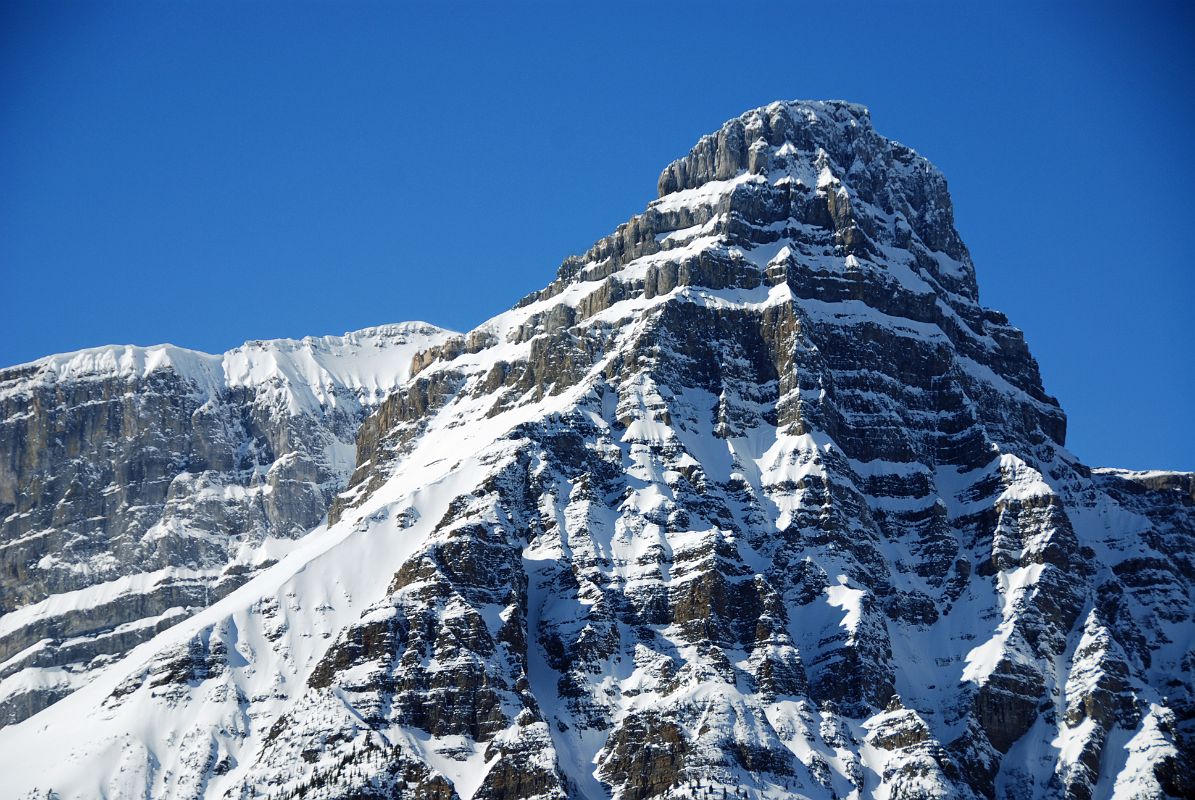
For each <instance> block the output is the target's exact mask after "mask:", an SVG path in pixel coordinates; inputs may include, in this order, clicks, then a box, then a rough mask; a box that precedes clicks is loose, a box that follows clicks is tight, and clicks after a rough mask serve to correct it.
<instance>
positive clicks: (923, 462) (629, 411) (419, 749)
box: [0, 102, 1195, 800]
mask: <svg viewBox="0 0 1195 800" xmlns="http://www.w3.org/2000/svg"><path fill="white" fill-rule="evenodd" d="M659 192H660V197H659V199H657V200H656V201H654V202H652V203H651V204H650V205H649V206H648V208H647V210H646V211H645V212H644V213H643V214H641V215H639V216H637V217H635V218H634V219H632V220H631V221H629V222H628V223H626V224H625V225H623V226H621V227H620V228H619V229H618V230H617V231H616V232H615V233H614V234H612V235H611V236H609V237H607V238H605V239H603V240H601V241H599V242H598V243H597V244H596V245H595V246H594V247H593V248H592V249H591V250H590V251H589V252H587V253H586V254H585V255H584V256H582V257H580V258H575V259H570V260H569V261H567V262H566V263H565V264H564V265H563V266H562V267H561V269H560V272H559V275H558V277H557V279H556V280H555V281H554V282H553V283H552V284H551V285H549V286H548V287H547V288H546V289H544V290H543V291H541V292H538V293H536V294H534V295H532V296H530V297H528V298H526V299H525V300H524V301H523V302H522V303H520V304H519V305H518V307H516V308H515V309H512V310H510V311H508V312H506V313H504V314H500V315H499V316H497V317H495V318H493V319H492V320H490V321H489V322H487V323H485V324H484V325H482V326H480V327H479V328H478V329H476V330H474V331H472V332H470V333H469V334H468V335H466V336H460V337H453V338H449V339H447V340H445V341H443V342H441V343H438V344H436V345H433V346H431V347H429V348H428V349H427V350H426V351H425V352H423V353H421V354H419V355H417V356H416V357H415V359H414V366H413V374H412V376H411V377H410V378H409V379H408V380H407V381H406V382H405V383H403V384H402V385H401V386H400V387H399V388H398V390H397V391H395V392H394V393H393V394H391V395H390V396H389V397H388V398H387V399H386V400H385V401H383V402H382V403H381V404H380V405H379V406H378V408H377V409H376V410H375V411H374V412H373V413H372V414H371V415H370V417H369V418H368V419H367V420H366V421H365V423H364V424H363V425H362V427H361V431H360V434H359V436H358V440H357V457H356V460H357V466H356V469H355V471H354V473H353V476H352V478H351V481H350V486H349V488H348V490H347V491H346V492H344V493H343V494H342V495H340V496H339V497H338V498H337V500H336V501H335V503H334V505H333V507H332V510H331V513H330V522H329V524H327V525H326V526H322V527H320V528H317V529H316V530H314V531H313V532H312V533H310V534H309V535H308V536H306V537H304V538H303V539H301V540H300V541H299V543H298V544H297V545H296V546H295V547H294V548H293V549H292V550H291V551H290V552H289V553H288V554H286V555H285V556H284V557H282V558H281V559H280V560H279V562H278V563H277V564H275V565H273V566H271V567H269V568H267V569H264V570H263V571H262V572H260V573H259V574H258V575H257V576H256V577H254V578H253V579H252V580H250V581H249V582H248V583H246V584H245V585H243V586H241V587H240V588H239V589H237V590H235V591H233V592H232V593H231V594H229V595H228V596H226V597H224V598H223V599H222V600H220V601H219V602H217V603H215V604H213V605H212V606H211V607H210V608H208V609H206V610H204V611H202V612H199V613H198V614H196V615H194V616H193V617H191V618H190V619H188V620H186V621H184V622H182V623H180V624H178V625H175V626H174V627H172V628H170V629H169V630H166V631H164V632H163V633H161V634H159V635H158V636H156V637H155V638H153V639H152V640H150V641H148V642H145V643H143V644H141V645H139V646H138V647H136V648H135V649H134V650H132V652H130V653H129V655H128V656H127V657H126V658H124V659H123V660H122V661H120V662H118V663H115V664H113V665H111V666H109V667H107V668H106V669H104V670H103V671H101V672H99V673H97V674H95V675H94V678H93V680H92V682H91V683H89V684H88V685H87V686H85V687H83V688H81V689H80V690H79V691H77V692H75V693H74V694H73V695H71V696H70V697H68V698H66V699H65V700H63V701H62V702H60V703H58V704H56V705H54V706H51V707H50V708H48V709H46V710H44V711H42V712H40V713H39V714H37V715H35V716H34V717H32V718H31V719H28V720H26V721H25V722H23V723H20V724H18V725H13V726H10V727H9V728H6V729H4V730H0V771H2V774H4V776H5V778H4V780H6V781H7V783H8V785H9V787H10V789H11V792H10V793H12V794H15V795H16V796H39V795H38V794H36V793H43V794H44V793H45V792H47V791H49V790H53V791H54V792H56V793H57V795H58V796H59V797H61V798H71V797H92V796H100V795H103V796H107V797H134V796H135V797H146V796H152V797H213V798H214V797H228V798H247V797H255V796H256V797H313V798H315V797H319V798H373V797H378V798H381V797H396V796H397V797H412V798H415V797H418V798H425V797H430V798H443V800H449V799H450V798H461V800H471V799H472V800H492V799H496V798H565V797H569V798H603V797H615V798H620V799H621V800H640V798H647V797H713V798H718V797H724V796H730V797H736V796H737V797H750V798H781V797H809V798H843V797H876V798H926V797H941V798H967V797H996V796H998V797H1010V798H1023V797H1050V796H1053V797H1064V796H1065V797H1076V798H1089V797H1109V796H1120V797H1163V796H1166V795H1167V794H1169V795H1172V796H1182V795H1183V794H1187V795H1190V793H1191V792H1192V791H1193V790H1195V784H1193V783H1192V775H1191V744H1190V743H1191V734H1192V729H1191V725H1192V718H1193V713H1195V703H1193V698H1192V673H1193V670H1192V667H1193V666H1195V656H1193V655H1192V651H1191V642H1192V639H1193V634H1195V625H1193V624H1192V610H1193V603H1192V599H1193V598H1192V590H1191V582H1192V575H1193V572H1195V570H1193V566H1192V547H1193V539H1195V531H1193V527H1195V517H1193V513H1192V502H1193V499H1192V486H1193V480H1192V477H1191V476H1187V475H1175V474H1148V475H1140V474H1136V473H1123V472H1118V471H1114V470H1104V471H1097V472H1094V473H1093V472H1092V471H1091V470H1089V469H1088V468H1086V467H1084V466H1083V465H1082V464H1080V463H1078V462H1077V461H1076V460H1075V459H1074V458H1073V457H1072V456H1071V455H1070V454H1069V453H1068V452H1067V451H1066V450H1065V449H1064V447H1063V439H1064V434H1065V416H1064V415H1063V413H1062V411H1061V410H1060V409H1059V407H1058V405H1057V403H1056V402H1055V401H1054V400H1053V399H1052V398H1051V397H1050V396H1049V395H1047V394H1046V393H1045V392H1044V391H1043V389H1042V386H1041V381H1040V377H1039V375H1038V370H1037V366H1036V363H1035V362H1034V361H1033V359H1032V357H1031V356H1030V354H1029V352H1028V349H1027V348H1026V346H1025V344H1024V341H1023V339H1022V337H1021V334H1020V332H1019V331H1017V330H1016V329H1015V328H1013V327H1011V326H1010V325H1009V324H1008V322H1007V320H1006V319H1005V318H1004V317H1003V316H1002V315H1001V314H999V313H998V312H995V311H991V310H988V309H985V308H983V307H982V306H980V305H979V302H978V290H977V287H976V285H975V277H974V269H973V267H972V264H971V261H970V257H969V256H968V254H967V251H966V249H965V247H964V246H963V244H962V243H961V241H960V240H959V238H958V235H957V233H956V232H955V230H954V227H953V220H952V212H951V205H950V199H949V196H948V194H947V191H946V184H945V180H944V179H943V178H942V176H941V174H940V173H939V172H938V171H937V170H936V169H934V168H933V167H932V165H930V164H929V163H928V162H926V161H925V160H924V159H922V158H920V157H918V156H917V155H916V154H915V153H913V152H912V151H911V150H909V149H908V148H906V147H904V146H902V145H899V144H897V143H894V142H891V141H889V140H886V139H884V138H883V137H881V136H879V135H878V134H877V133H876V132H875V131H874V130H873V128H872V126H871V121H870V118H869V115H868V113H867V111H866V110H865V109H863V108H861V107H859V106H855V105H850V104H846V103H839V102H825V103H822V102H809V103H775V104H772V105H769V106H767V107H765V108H761V109H757V110H754V111H751V112H748V113H747V114H744V115H743V116H742V117H739V118H738V119H735V120H732V121H730V122H728V123H727V124H726V125H724V126H723V127H722V129H721V130H719V131H718V132H717V133H715V134H712V135H710V136H707V137H705V138H703V139H702V140H701V141H700V142H698V144H697V145H696V147H694V149H693V150H692V151H691V152H690V153H689V155H688V156H686V157H685V158H683V159H681V160H679V161H677V162H675V163H674V164H672V165H670V166H669V167H668V168H667V169H666V170H665V171H664V173H663V175H662V176H661V178H660V181H659Z"/></svg>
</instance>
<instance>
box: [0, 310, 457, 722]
mask: <svg viewBox="0 0 1195 800" xmlns="http://www.w3.org/2000/svg"><path fill="white" fill-rule="evenodd" d="M448 335H449V332H447V331H443V330H441V329H439V328H436V327H434V326H431V325H427V324H424V323H407V324H402V325H390V326H385V327H379V328H371V329H369V330H364V331H358V332H356V333H348V334H345V335H344V336H326V337H322V338H318V339H316V338H307V339H303V340H302V341H293V340H289V339H282V340H276V341H266V342H260V341H259V342H249V343H247V344H245V345H244V346H242V347H239V348H237V349H236V350H232V351H231V352H228V353H225V354H223V355H221V356H213V355H208V354H206V353H199V352H196V351H193V350H184V349H182V348H178V347H172V346H170V345H165V346H160V347H149V348H144V347H100V348H95V349H92V350H83V351H80V352H77V353H68V354H65V355H59V356H50V357H49V358H43V359H41V360H39V361H35V362H33V363H31V364H25V365H22V366H18V367H13V368H11V369H6V370H3V371H0V725H4V724H8V723H12V722H17V721H20V720H22V719H24V718H26V717H28V716H29V715H31V714H33V713H36V712H37V711H39V710H41V709H42V708H44V707H45V706H47V705H49V704H50V703H52V702H54V701H56V700H58V699H60V698H61V697H63V696H65V695H66V694H69V693H70V692H71V691H72V690H73V689H74V688H76V687H77V686H80V685H82V684H84V683H86V682H87V681H88V680H90V678H91V673H92V672H93V671H94V670H95V669H97V668H99V667H102V666H104V665H106V664H107V663H109V662H111V661H113V660H114V659H116V658H119V657H120V656H122V655H124V654H125V653H126V652H128V650H129V649H130V648H132V647H133V646H134V645H137V644H139V643H141V642H143V641H146V640H147V639H149V638H151V637H152V636H153V635H154V634H156V633H158V632H159V631H161V630H164V629H165V628H167V627H169V626H171V625H173V624H175V623H177V622H178V621H179V620H181V619H184V618H185V617H187V616H188V615H189V614H191V613H193V612H194V611H195V610H196V609H198V608H201V607H203V606H205V605H207V604H208V603H209V602H211V601H212V600H215V599H219V598H220V597H223V596H224V595H225V594H227V593H228V592H229V591H231V590H232V589H233V588H235V587H236V586H239V585H240V584H241V583H244V582H245V581H246V580H247V579H248V578H249V577H250V576H251V575H253V574H254V573H255V572H257V571H258V570H260V569H261V568H262V567H263V566H264V565H267V564H270V563H273V562H274V561H276V560H277V558H278V557H279V556H280V555H281V554H282V553H285V552H286V551H287V550H288V549H289V548H290V547H291V546H293V544H294V541H295V540H297V539H298V538H299V537H301V536H303V535H304V534H305V533H306V532H307V531H308V530H310V529H311V528H313V527H315V526H316V525H318V524H319V522H320V521H321V520H322V519H323V517H324V515H325V512H326V511H327V508H328V504H329V502H330V501H331V499H332V498H333V497H334V496H335V494H336V493H337V492H338V491H340V490H341V489H342V488H344V485H345V482H346V480H347V479H348V477H349V474H350V473H351V472H352V469H353V454H354V446H353V443H354V440H355V439H356V435H357V429H358V427H359V426H360V423H361V420H362V419H363V418H364V417H365V415H366V414H367V413H368V412H369V411H370V410H371V409H373V408H374V407H375V406H377V404H378V403H379V402H381V400H382V399H384V398H385V396H386V395H387V394H388V393H389V392H390V391H391V390H392V389H394V388H395V387H396V386H398V385H399V384H400V383H401V382H402V381H403V380H405V378H406V377H407V372H408V368H409V366H410V362H411V357H412V356H413V355H414V354H415V352H417V351H419V350H423V349H426V348H427V347H429V346H431V345H433V344H435V343H437V342H441V341H443V340H445V339H446V338H447V337H448Z"/></svg>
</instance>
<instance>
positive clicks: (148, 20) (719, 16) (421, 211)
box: [0, 2, 1195, 469]
mask: <svg viewBox="0 0 1195 800" xmlns="http://www.w3.org/2000/svg"><path fill="white" fill-rule="evenodd" d="M839 5H842V4H838V5H836V4H828V3H817V4H771V3H767V4H765V3H746V4H733V5H731V4H726V5H715V4H711V3H704V2H691V3H685V4H679V3H646V4H635V5H629V4H628V5H625V6H615V5H610V4H602V5H597V4H594V5H591V6H579V7H572V6H571V5H565V4H559V5H549V4H540V5H518V4H515V5H509V4H503V5H496V6H481V5H471V4H461V3H457V4H450V5H447V6H432V5H426V6H415V5H400V4H390V3H387V4H376V5H368V4H350V5H333V4H325V3H308V4H299V5H294V4H285V5H283V4H275V3H270V2H258V3H243V4H242V3H235V4H234V3H224V4H222V3H202V4H200V3H180V2H155V3H149V4H135V3H129V2H122V3H115V4H100V3H86V4H72V3H64V2H53V3H44V2H37V3H21V2H7V3H4V4H3V5H0V364H15V363H18V362H23V361H27V360H30V359H33V358H36V357H38V356H41V355H44V354H47V353H51V352H57V351H63V350H71V349H76V348H81V347H86V346H93V345H99V344H104V343H110V342H120V343H125V342H132V343H139V344H152V343H156V342H161V341H170V342H174V343H175V344H179V345H184V346H188V347H196V348H200V349H204V350H208V351H221V350H224V349H227V348H230V347H233V346H235V345H237V344H238V343H240V342H242V341H244V340H246V339H251V338H268V337H279V336H302V335H307V334H323V333H339V332H343V331H345V330H350V329H355V328H360V327H364V326H368V325H373V324H378V323H383V322H391V321H398V320H404V319H425V320H427V321H429V322H434V323H438V324H441V325H444V326H447V327H451V328H456V329H458V330H463V329H468V328H470V327H472V326H474V325H476V324H478V323H480V322H482V321H483V320H484V319H486V318H487V317H489V316H491V315H493V314H495V313H498V312H499V311H501V310H503V309H504V308H506V307H507V306H509V305H511V304H512V303H513V302H515V301H516V300H517V299H518V298H519V297H521V296H522V295H524V294H526V293H527V292H529V291H531V290H533V289H536V288H539V287H540V286H542V285H544V284H546V283H547V282H548V281H549V280H550V279H551V277H552V276H553V274H554V272H555V269H556V267H557V265H558V264H559V262H560V261H561V260H562V259H563V258H564V257H565V256H567V255H569V254H570V253H577V252H581V251H583V250H584V249H586V248H587V247H588V246H589V245H590V244H591V243H592V242H593V241H594V240H596V239H598V238H600V237H601V236H602V235H604V234H606V233H607V232H609V231H611V230H612V229H613V228H614V227H615V226H616V225H617V224H618V223H620V222H622V221H624V220H626V219H627V218H628V217H630V216H631V215H632V214H635V213H637V212H639V211H640V210H642V208H643V207H644V205H645V204H646V203H647V202H648V201H649V200H651V199H652V198H653V197H654V195H655V182H656V177H657V175H658V174H659V172H660V170H661V169H662V168H663V167H664V166H665V165H666V164H667V163H668V162H669V161H671V160H672V159H674V158H677V157H679V156H681V155H683V154H684V153H685V152H687V150H688V149H689V147H690V146H692V144H693V143H694V142H695V141H696V140H697V139H698V138H699V137H700V136H701V135H702V134H704V133H706V132H709V131H712V130H714V129H716V128H717V127H718V126H719V124H720V123H721V122H723V121H724V120H725V119H728V118H730V117H733V116H736V115H738V114H739V113H741V112H742V111H745V110H747V109H748V108H752V107H754V106H758V105H762V104H765V103H767V102H769V101H771V100H774V99H780V98H826V97H835V98H846V99H849V100H853V101H856V102H861V103H864V104H866V105H868V106H870V108H871V110H872V117H873V120H874V122H875V125H876V127H877V129H878V130H879V131H880V132H881V133H884V134H885V135H888V136H890V137H893V138H896V139H899V140H900V141H903V142H905V143H906V144H909V145H910V146H912V147H914V148H916V149H917V150H918V151H919V152H921V153H923V154H924V155H926V156H927V157H929V158H930V159H931V160H933V161H934V162H935V163H936V164H938V166H939V167H941V168H942V169H943V171H944V172H945V173H946V175H947V177H948V179H949V181H950V186H951V191H952V194H953V197H954V201H955V208H956V214H957V219H958V226H959V229H960V231H961V233H962V235H963V238H964V239H965V241H966V242H967V243H968V245H969V246H970V248H971V251H972V254H973V256H974V258H975V261H976V265H977V269H978V272H979V279H980V289H981V293H982V300H983V301H984V303H985V304H987V305H990V306H993V307H995V308H999V309H1001V310H1003V311H1004V312H1006V313H1007V314H1008V315H1009V317H1010V318H1011V319H1012V321H1013V323H1014V324H1016V325H1018V326H1019V327H1021V328H1022V329H1024V330H1025V332H1026V335H1027V337H1028V340H1029V343H1030V346H1031V348H1032V349H1033V352H1034V353H1035V355H1036V356H1037V358H1038V360H1039V361H1040V363H1041V367H1042V372H1043V374H1044V377H1045V382H1046V388H1047V390H1048V391H1050V392H1052V393H1054V394H1056V395H1057V396H1058V397H1059V398H1060V400H1061V401H1062V403H1063V406H1064V407H1065V408H1066V410H1067V411H1068V412H1069V414H1070V419H1071V434H1070V448H1071V449H1072V450H1073V451H1074V452H1075V453H1077V454H1078V455H1079V456H1080V457H1081V458H1083V459H1084V460H1085V461H1087V462H1088V463H1091V464H1113V465H1117V466H1127V467H1136V468H1149V467H1165V468H1182V469H1195V421H1193V419H1192V416H1193V415H1192V410H1193V409H1195V403H1193V402H1192V397H1193V390H1195V381H1193V378H1192V374H1193V372H1195V370H1193V367H1195V359H1193V358H1192V354H1191V353H1192V348H1191V344H1192V335H1191V323H1192V318H1193V316H1192V311H1191V308H1192V301H1195V278H1193V276H1192V263H1191V261H1192V255H1191V253H1192V247H1193V241H1195V239H1193V237H1192V233H1193V232H1195V224H1193V219H1195V202H1193V200H1192V197H1193V196H1195V194H1193V192H1195V180H1193V179H1195V156H1193V149H1192V146H1191V136H1192V130H1193V125H1192V123H1193V122H1195V103H1193V100H1192V96H1193V90H1192V88H1191V76H1192V75H1195V27H1193V26H1192V16H1191V14H1190V12H1188V11H1187V10H1185V8H1184V6H1183V5H1181V4H1177V3H1175V4H1166V5H1157V4H1155V5H1151V4H1149V3H1134V4H1128V3H1124V4H1117V5H1102V4H1099V3H1074V4H1055V5H1052V6H1050V7H1049V8H1047V9H1038V8H1037V7H1036V6H1031V5H1025V6H1001V8H999V9H989V10H982V11H981V10H978V9H976V8H970V9H968V8H962V9H957V8H955V7H954V6H953V5H947V4H925V3H898V2H887V3H882V4H879V3H877V4H874V5H869V4H852V5H853V6H854V8H853V9H852V10H850V11H846V10H843V9H841V8H839V7H838V6H839ZM963 5H966V4H963Z"/></svg>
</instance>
